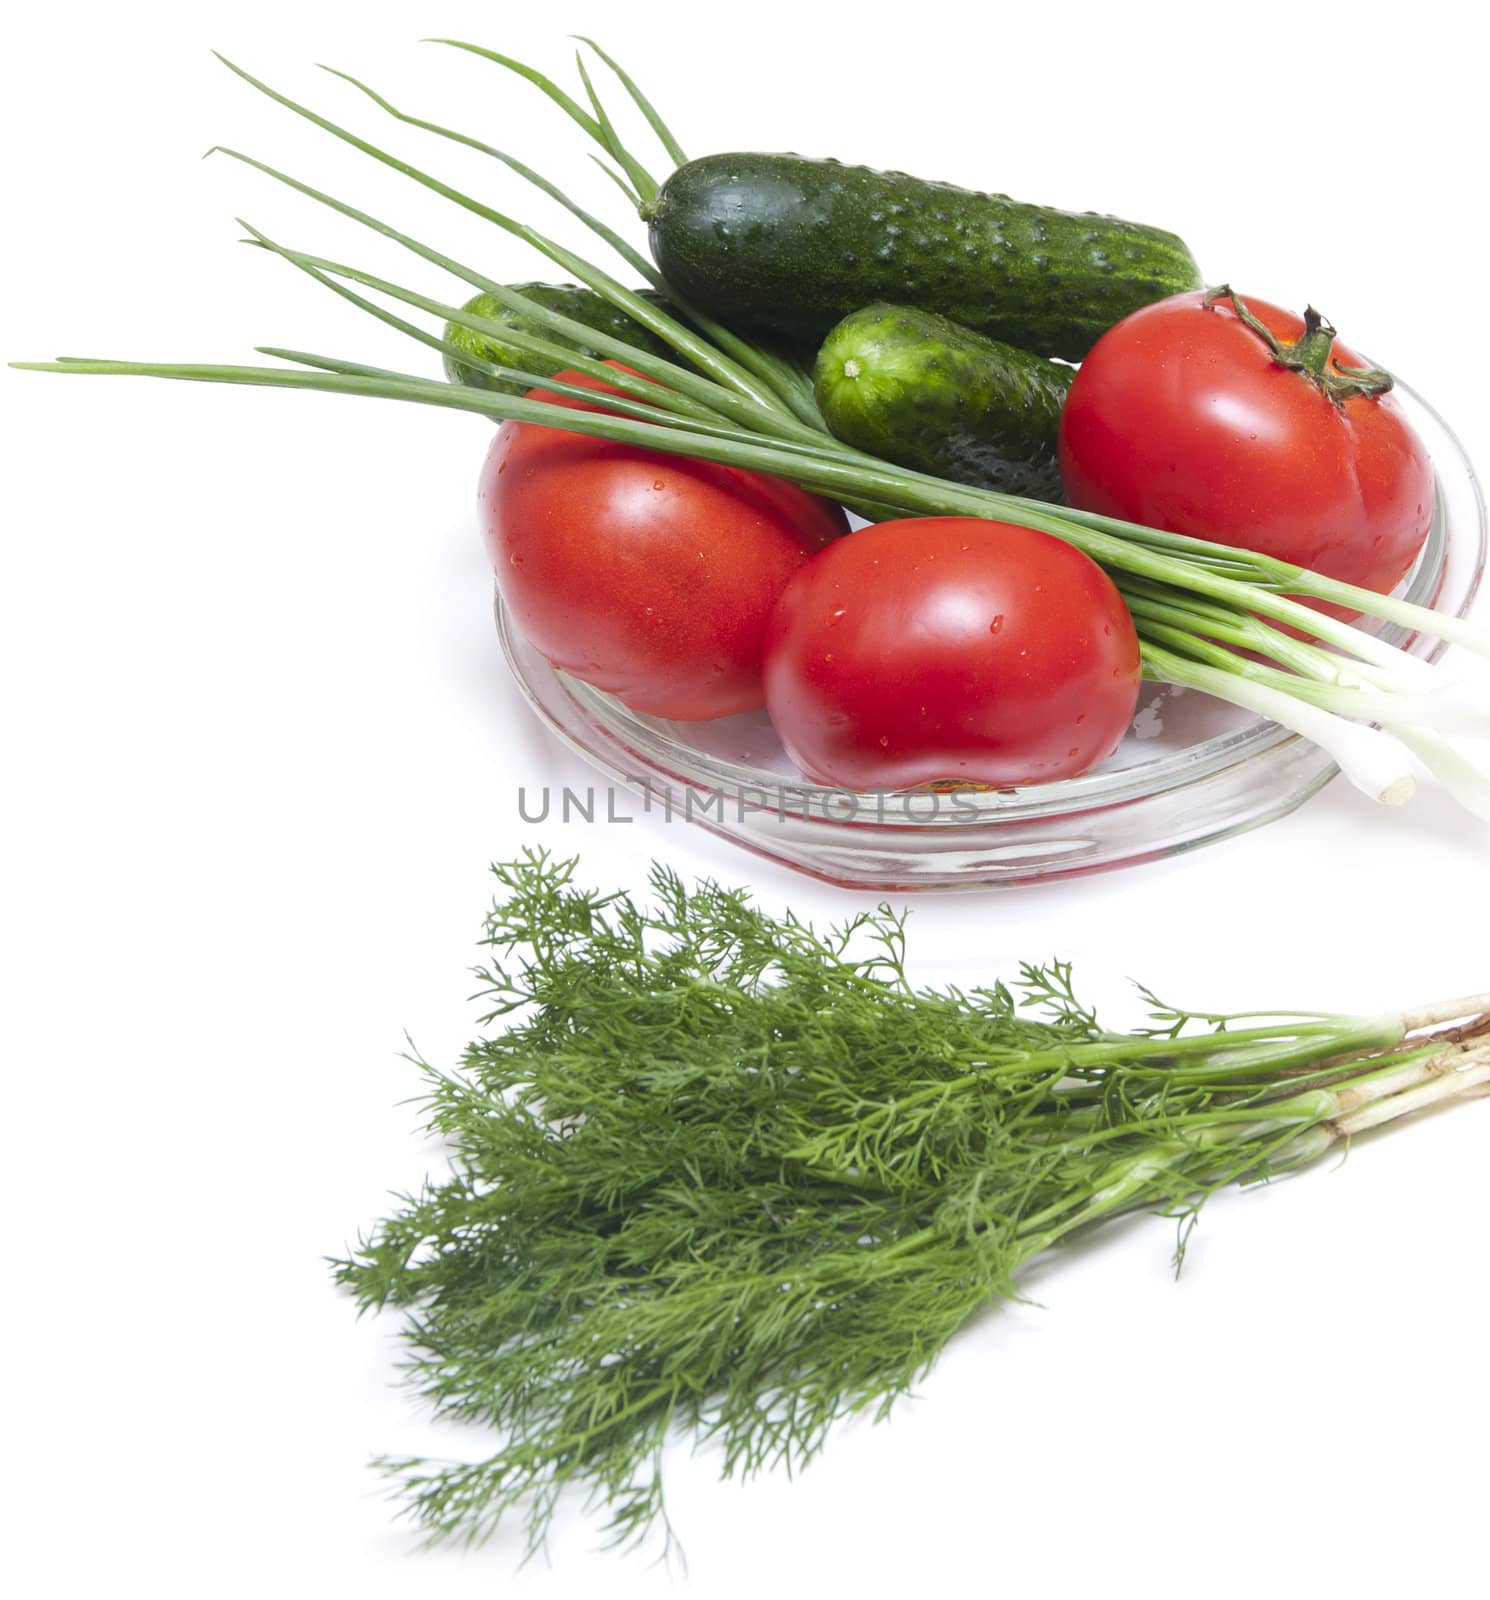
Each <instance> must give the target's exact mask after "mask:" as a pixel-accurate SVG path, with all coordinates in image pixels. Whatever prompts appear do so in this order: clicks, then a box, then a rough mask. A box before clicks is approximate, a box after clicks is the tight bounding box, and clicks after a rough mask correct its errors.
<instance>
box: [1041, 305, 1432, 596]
mask: <svg viewBox="0 0 1490 1600" xmlns="http://www.w3.org/2000/svg"><path fill="white" fill-rule="evenodd" d="M1205 298H1206V296H1205V294H1204V292H1202V291H1197V292H1195V293H1193V294H1182V295H1176V296H1174V297H1173V298H1172V299H1169V300H1161V301H1159V302H1158V303H1157V304H1155V305H1151V306H1146V307H1145V308H1144V309H1143V310H1141V311H1136V312H1134V313H1133V315H1132V316H1129V317H1125V318H1124V319H1123V321H1121V322H1120V323H1118V324H1117V326H1116V327H1114V328H1112V329H1110V330H1109V331H1108V332H1107V333H1105V334H1103V336H1102V337H1101V338H1100V339H1099V340H1098V341H1097V343H1096V345H1095V346H1094V347H1093V349H1092V351H1091V353H1090V354H1089V355H1088V356H1087V358H1086V360H1085V361H1084V362H1083V363H1082V366H1081V370H1080V371H1079V372H1078V373H1077V375H1076V380H1075V382H1074V383H1073V384H1072V385H1071V392H1070V395H1069V397H1068V398H1067V401H1066V406H1065V410H1064V412H1063V414H1062V417H1061V430H1060V461H1061V477H1062V479H1063V481H1064V484H1065V490H1066V498H1067V499H1068V500H1069V501H1070V503H1071V504H1072V505H1074V506H1078V507H1080V508H1081V509H1083V510H1087V511H1099V512H1102V513H1105V514H1106V515H1108V516H1115V517H1122V518H1124V519H1125V520H1127V521H1129V522H1142V523H1146V524H1147V525H1148V526H1150V527H1154V528H1164V529H1167V530H1169V531H1171V532H1175V533H1187V534H1190V535H1192V536H1193V537H1195V538H1198V539H1209V540H1212V541H1214V542H1215V543H1217V544H1228V545H1240V546H1244V547H1246V548H1247V549H1251V550H1259V551H1261V552H1262V553H1263V554H1265V555H1271V556H1276V557H1277V558H1278V559H1280V560H1282V561H1287V562H1291V563H1293V564H1295V565H1297V566H1301V567H1310V568H1312V569H1313V570H1314V571H1316V572H1321V573H1324V574H1325V575H1326V576H1328V577H1332V578H1339V579H1342V580H1344V581H1345V582H1347V583H1354V584H1359V585H1360V586H1361V587H1363V588H1367V589H1374V590H1377V591H1378V592H1381V593H1386V592H1387V591H1389V590H1390V589H1392V588H1394V587H1395V585H1396V584H1397V583H1398V581H1399V580H1400V579H1401V578H1402V576H1403V575H1404V574H1405V573H1406V572H1407V570H1408V568H1409V567H1410V566H1411V565H1412V563H1413V559H1414V558H1415V557H1416V555H1417V553H1418V551H1419V549H1420V548H1421V547H1422V544H1423V540H1424V539H1425V538H1426V537H1427V534H1428V525H1429V522H1430V521H1431V519H1432V515H1433V472H1432V467H1431V465H1430V464H1429V461H1428V454H1427V451H1426V450H1425V449H1424V448H1423V445H1422V442H1421V441H1420V440H1419V439H1418V437H1417V435H1416V434H1415V433H1414V432H1413V430H1412V428H1411V427H1410V425H1409V424H1408V423H1407V421H1406V420H1405V419H1404V417H1403V415H1402V412H1401V410H1400V408H1399V407H1398V405H1397V404H1396V402H1395V401H1394V400H1393V399H1392V397H1391V396H1390V395H1389V394H1385V393H1382V394H1377V395H1371V394H1365V393H1350V394H1342V395H1341V397H1340V403H1339V404H1337V403H1336V401H1335V400H1334V399H1332V398H1331V396H1330V395H1329V394H1327V393H1326V392H1325V390H1324V389H1323V388H1322V387H1321V386H1320V383H1319V382H1318V381H1316V379H1315V378H1313V377H1311V376H1310V375H1309V374H1308V373H1307V372H1304V371H1298V370H1291V369H1290V368H1288V367H1287V366H1284V365H1281V364H1280V360H1279V358H1278V357H1276V356H1275V354H1274V352H1273V350H1272V349H1271V348H1270V346H1269V343H1268V340H1267V338H1266V337H1265V335H1263V334H1261V333H1259V332H1258V331H1256V330H1255V329H1253V328H1251V327H1248V326H1247V324H1246V323H1245V322H1244V321H1243V320H1242V318H1241V317H1240V316H1239V315H1238V312H1237V309H1236V306H1235V304H1234V302H1233V300H1231V299H1230V298H1218V299H1216V300H1215V301H1214V302H1213V303H1212V304H1211V305H1209V306H1207V305H1206V304H1205V303H1204V302H1205ZM1242 304H1243V305H1244V306H1245V308H1246V309H1247V311H1249V312H1250V313H1251V314H1252V316H1253V317H1255V318H1256V319H1257V320H1258V321H1259V322H1260V323H1262V324H1263V326H1264V327H1265V328H1266V329H1268V330H1270V331H1271V333H1272V334H1273V335H1274V336H1275V338H1276V339H1277V340H1278V341H1280V342H1281V344H1282V346H1283V349H1282V352H1281V356H1282V359H1284V360H1287V359H1302V358H1303V357H1304V355H1305V353H1306V352H1310V353H1312V354H1313V355H1314V357H1315V359H1316V360H1322V359H1324V358H1325V357H1326V355H1327V356H1328V363H1329V364H1328V365H1327V366H1326V369H1325V371H1326V374H1327V375H1328V376H1332V377H1333V378H1334V379H1335V380H1338V376H1339V374H1338V368H1339V367H1342V366H1343V367H1356V368H1360V367H1362V366H1364V363H1363V362H1362V361H1361V360H1360V358H1359V357H1358V356H1356V355H1355V354H1353V353H1352V352H1351V351H1350V350H1347V349H1346V348H1345V347H1344V346H1343V345H1338V344H1337V345H1334V346H1333V348H1332V349H1331V348H1330V345H1329V335H1330V332H1331V331H1332V330H1330V329H1329V328H1328V326H1327V325H1326V326H1325V327H1323V328H1322V329H1321V330H1320V332H1319V333H1318V334H1316V335H1314V336H1313V339H1312V341H1311V343H1309V344H1307V345H1304V346H1299V345H1298V343H1297V341H1298V340H1299V339H1300V338H1301V336H1303V334H1304V332H1305V323H1304V321H1303V320H1302V319H1301V318H1299V317H1296V316H1294V315H1293V314H1292V313H1291V312H1288V311H1280V310H1279V309H1278V307H1276V306H1271V305H1268V304H1266V303H1265V302H1264V301H1261V300H1250V299H1244V300H1243V302H1242ZM1295 350H1297V351H1298V354H1297V355H1295V354H1294V351H1295ZM1379 376H1382V377H1384V376H1385V375H1384V374H1381V375H1379Z"/></svg>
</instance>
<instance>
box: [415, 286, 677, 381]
mask: <svg viewBox="0 0 1490 1600" xmlns="http://www.w3.org/2000/svg"><path fill="white" fill-rule="evenodd" d="M512 287H513V289H515V290H516V291H517V293H519V294H522V295H526V296H527V298H528V299H529V300H536V301H537V302H538V304H539V305H541V306H545V307H547V308H548V309H549V310H550V311H557V312H558V313H559V314H560V315H561V316H565V317H573V319H574V320H575V321H576V322H583V323H584V325H585V326H586V327H587V328H594V329H595V330H596V331H597V332H599V333H608V334H610V336H611V337H612V338H613V339H624V340H625V341H626V343H627V344H633V345H635V346H636V347H637V349H639V350H642V351H645V352H646V353H647V354H648V355H654V356H662V357H664V358H665V359H671V360H676V359H677V357H676V356H675V355H674V353H673V351H672V349H671V348H670V347H669V346H667V345H665V344H664V343H663V342H662V340H661V339H659V338H658V337H657V336H656V334H654V333H652V332H650V331H649V330H648V329H646V328H644V327H642V325H641V324H640V323H639V322H634V321H633V320H632V319H631V318H630V317H628V316H627V315H626V313H625V312H624V311H622V310H620V309H619V308H618V307H616V306H613V305H612V304H611V303H610V301H609V300H607V299H606V298H605V297H604V296H603V295H598V294H596V293H595V291H594V290H593V289H582V288H581V287H580V286H579V285H578V284H574V283H515V284H513V285H512ZM637 293H638V294H640V295H641V296H642V297H643V298H644V299H646V300H655V301H656V302H657V303H658V304H659V305H663V304H664V302H663V299H662V296H661V295H659V294H656V293H654V292H653V291H652V290H650V289H639V290H637ZM461 309H462V310H463V311H469V312H470V313H471V314H472V315H473V316H477V317H486V318H488V319H490V320H491V321H492V322H503V323H510V324H511V325H512V326H513V327H514V328H516V329H517V330H518V331H519V332H520V333H530V334H535V335H541V336H542V337H543V338H545V339H551V340H552V341H553V342H554V343H555V344H559V345H563V346H564V347H565V348H566V349H571V350H575V351H577V352H578V353H579V354H580V355H586V356H591V357H593V358H596V359H599V358H600V357H601V352H600V351H598V350H591V349H589V348H587V347H586V346H584V345H581V344H577V343H576V342H575V341H574V340H573V339H567V338H563V337H561V336H560V335H559V334H556V333H553V332H551V331H549V330H548V329H547V328H544V327H542V326H540V325H539V324H537V323H536V322H534V321H533V320H532V319H531V318H530V317H528V316H526V315H525V314H524V313H522V312H520V311H514V310H512V309H511V308H510V307H509V306H505V305H503V304H502V303H501V301H500V300H494V299H493V298H492V297H491V296H490V295H488V294H478V295H476V296H474V297H473V298H472V299H470V300H468V301H467V302H466V303H465V305H464V306H462V307H461ZM445 341H446V343H447V344H453V345H455V346H456V347H457V348H458V349H460V350H462V351H466V352H468V353H469V354H471V355H473V356H478V357H480V358H482V359H483V360H486V361H490V362H492V363H494V364H495V365H496V366H499V367H519V368H521V369H522V370H523V371H524V372H534V373H538V374H539V375H540V376H542V377H545V378H549V377H552V376H553V374H554V373H556V372H560V371H562V370H563V368H562V366H561V364H560V363H559V362H557V361H554V360H552V359H549V358H547V357H544V356H539V355H533V354H531V353H530V352H528V351H525V350H519V349H518V348H517V347H516V346H515V345H508V344H504V343H503V342H502V340H501V339H500V338H499V337H498V336H497V335H496V334H488V333H478V332H476V330H475V329H474V328H466V327H462V326H461V324H460V323H458V322H447V323H446V324H445ZM445 376H446V377H447V378H448V379H449V380H450V381H451V383H464V384H466V385H468V386H469V387H471V388H473V389H493V390H495V391H496V392H497V393H499V394H522V393H524V392H525V391H526V390H527V389H528V388H530V387H531V385H530V384H523V383H515V382H512V381H510V380H507V379H503V378H493V377H492V376H491V375H490V374H489V373H485V372H483V371H481V369H480V368H479V367H472V366H468V365H467V364H466V363H465V362H463V361H461V360H459V359H457V358H456V357H455V356H452V355H449V354H447V355H446V357H445Z"/></svg>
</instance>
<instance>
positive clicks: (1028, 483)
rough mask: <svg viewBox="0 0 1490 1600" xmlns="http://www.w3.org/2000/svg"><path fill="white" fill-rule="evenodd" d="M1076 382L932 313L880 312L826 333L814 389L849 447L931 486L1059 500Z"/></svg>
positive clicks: (868, 311)
mask: <svg viewBox="0 0 1490 1600" xmlns="http://www.w3.org/2000/svg"><path fill="white" fill-rule="evenodd" d="M1075 376H1076V370H1075V368H1074V367H1067V366H1062V365H1061V364H1060V363H1059V362H1057V361H1047V360H1046V359H1045V357H1044V356H1035V355H1031V354H1030V353H1029V352H1028V351H1027V350H1016V349H1015V348H1014V346H1013V345H1008V344H1004V343H1002V342H1001V341H999V340H997V339H989V338H987V337H985V336H984V335H983V334H981V333H974V332H973V331H972V330H971V329H970V328H964V327H961V326H959V325H958V324H957V323H955V322H951V321H949V320H948V319H947V318H946V317H941V316H938V315H937V314H936V313H935V312H934V311H916V310H913V309H911V308H909V307H906V306H886V305H877V306H868V307H866V308H865V309H864V310H863V311H855V312H852V313H851V314H850V315H849V316H846V317H845V318H844V319H843V321H842V322H840V323H839V324H838V326H837V327H836V328H834V329H833V331H832V332H831V333H830V334H829V335H828V337H827V339H826V341H825V342H824V344H823V347H822V349H821V350H820V351H819V352H818V358H817V366H816V369H815V371H814V374H813V382H814V388H815V390H816V394H817V403H818V408H819V409H820V410H821V411H822V414H823V420H824V421H825V422H826V423H827V424H828V427H829V428H830V429H831V430H832V432H833V434H834V436H835V437H837V438H839V439H842V440H843V441H844V443H845V444H851V445H853V446H854V447H855V448H856V449H859V450H867V451H868V452H869V453H870V454H871V455H876V456H879V457H881V458H882V459H883V460H885V461H893V462H895V464H896V465H897V466H902V467H912V468H914V469H915V470H916V471H918V472H929V473H932V474H934V475H935V476H936V477H938V478H951V479H953V480H954V481H955V482H957V483H972V484H977V485H979V486H980V487H982V488H986V489H999V490H1002V491H1003V492H1004V493H1005V494H1018V495H1024V496H1026V497H1028V498H1029V499H1033V500H1057V499H1059V498H1060V493H1061V475H1060V468H1059V466H1058V464H1057V462H1056V435H1057V431H1058V429H1059V426H1060V418H1061V407H1062V405H1063V404H1064V403H1065V399H1066V391H1067V390H1068V389H1069V388H1070V387H1071V380H1072V379H1073V378H1074V377H1075Z"/></svg>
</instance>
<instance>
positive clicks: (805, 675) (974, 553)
mask: <svg viewBox="0 0 1490 1600" xmlns="http://www.w3.org/2000/svg"><path fill="white" fill-rule="evenodd" d="M1138 683H1139V658H1138V636H1137V634H1136V633H1135V632H1134V629H1133V620H1132V618H1131V617H1130V616H1129V615H1128V608H1127V607H1126V606H1125V605H1124V604H1123V599H1122V596H1121V595H1120V594H1119V593H1118V591H1117V589H1116V588H1115V587H1114V585H1113V582H1112V580H1111V579H1110V578H1109V577H1108V576H1107V574H1106V573H1105V572H1103V570H1102V569H1101V567H1099V566H1098V565H1097V564H1096V562H1094V561H1092V560H1091V559H1090V558H1088V557H1087V556H1084V555H1083V554H1082V553H1081V552H1080V551H1079V550H1077V549H1075V548H1074V547H1073V546H1071V545H1068V544H1064V543H1063V542H1062V541H1061V540H1059V539H1055V538H1052V537H1051V536H1050V535H1049V534H1046V533H1036V532H1035V531H1034V530H1033V529H1030V528H1019V527H1015V526H1014V525H1013V524H1012V523H1007V522H988V521H984V520H983V519H981V518H976V517H928V518H912V519H907V520H905V521H902V522H885V523H880V524H879V525H877V526H875V527H872V528H863V529H861V530H860V531H859V532H857V533H852V534H850V535H849V537H848V538H847V539H842V540H840V541H839V542H838V543H837V544H835V545H833V546H832V547H831V548H829V549H827V550H824V551H823V552H822V554H821V555H818V556H815V557H814V558H813V559H812V560H811V561H810V562H809V563H808V564H807V565H806V566H805V567H804V568H803V569H802V570H801V571H800V572H799V573H798V574H797V575H796V577H794V578H793V579H792V581H791V582H790V583H789V584H788V585H787V586H786V592H785V593H784V594H783V595H782V597H781V602H780V604H779V605H778V606H777V607H776V611H775V614H774V615H773V616H772V618H771V627H770V631H769V633H768V634H767V637H766V705H767V708H768V710H769V711H770V713H771V721H772V722H773V723H775V725H776V730H777V732H778V733H779V734H780V735H781V739H782V742H783V743H784V744H785V746H786V748H787V750H788V752H789V753H790V755H791V756H792V759H793V760H794V761H796V763H797V764H798V765H799V766H800V767H801V768H802V770H803V771H804V772H805V773H806V774H807V776H808V777H810V778H813V779H815V780H816V781H817V782H819V783H829V784H835V785H839V786H841V787H843V788H846V789H902V788H912V787H914V786H915V785H917V784H923V783H934V782H937V781H938V780H954V781H955V780H961V781H962V782H965V783H982V784H991V785H993V786H995V787H999V788H1004V787H1008V786H1010V785H1014V784H1021V783H1038V782H1042V781H1045V780H1047V779H1051V778H1070V777H1074V776H1075V775H1076V774H1077V773H1079V772H1084V771H1086V769H1087V768H1088V767H1090V766H1092V765H1094V764H1095V763H1096V762H1098V761H1100V760H1102V759H1103V757H1104V756H1107V755H1110V754H1111V753H1112V751H1113V749H1114V748H1115V747H1116V745H1117V743H1118V741H1119V740H1120V739H1121V738H1122V736H1123V730H1124V729H1125V728H1126V727H1127V726H1128V724H1129V722H1131V721H1132V718H1133V708H1134V703H1135V702H1136V700H1137V698H1138Z"/></svg>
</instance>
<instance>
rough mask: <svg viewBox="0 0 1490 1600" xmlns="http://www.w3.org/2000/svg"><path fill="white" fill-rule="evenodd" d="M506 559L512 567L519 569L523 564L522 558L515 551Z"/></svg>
mask: <svg viewBox="0 0 1490 1600" xmlns="http://www.w3.org/2000/svg"><path fill="white" fill-rule="evenodd" d="M507 559H508V561H510V562H511V563H512V565H513V566H514V567H520V566H521V565H522V564H523V558H522V557H521V556H520V555H519V554H518V553H517V551H516V550H514V551H513V552H512V554H511V555H510V556H508V557H507Z"/></svg>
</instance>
